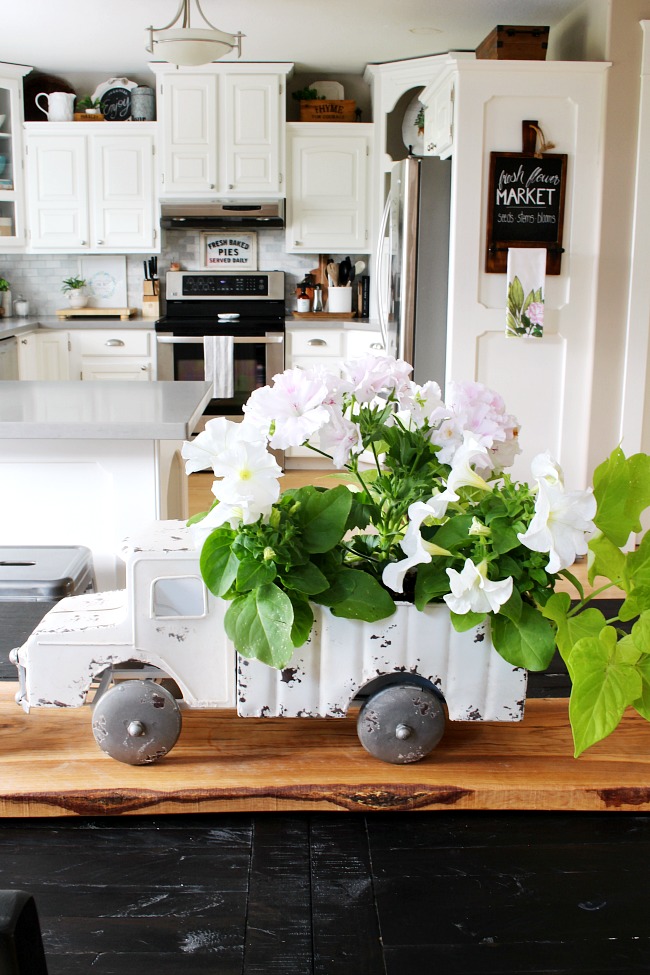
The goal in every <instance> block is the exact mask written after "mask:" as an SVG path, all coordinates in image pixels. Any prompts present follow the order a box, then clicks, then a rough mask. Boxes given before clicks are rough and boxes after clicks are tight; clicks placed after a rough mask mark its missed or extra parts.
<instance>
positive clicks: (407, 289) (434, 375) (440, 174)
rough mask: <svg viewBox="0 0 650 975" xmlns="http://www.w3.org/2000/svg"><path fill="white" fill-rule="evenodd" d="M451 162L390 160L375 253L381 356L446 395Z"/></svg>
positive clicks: (422, 159) (430, 159)
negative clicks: (388, 356) (386, 355)
mask: <svg viewBox="0 0 650 975" xmlns="http://www.w3.org/2000/svg"><path fill="white" fill-rule="evenodd" d="M450 186H451V161H450V160H442V159H438V158H437V157H424V158H419V157H416V156H410V157H409V158H408V159H403V160H402V161H401V162H398V163H395V165H394V167H393V169H392V172H391V182H390V193H389V196H388V199H387V202H386V210H385V211H384V220H383V227H382V230H381V232H380V240H379V246H378V248H377V255H378V257H377V269H376V274H375V281H376V282H377V283H378V294H377V312H378V317H379V321H380V325H381V327H382V333H383V334H384V340H385V345H386V349H387V351H388V352H389V353H390V354H391V355H395V356H397V357H398V358H400V359H405V360H406V361H407V362H410V363H411V364H412V365H413V369H414V371H413V377H414V379H415V381H416V382H418V383H423V382H426V381H427V380H429V379H435V380H436V382H438V383H439V384H440V387H441V389H442V391H443V393H444V383H445V357H446V348H447V291H448V272H449V207H450V195H451V194H450Z"/></svg>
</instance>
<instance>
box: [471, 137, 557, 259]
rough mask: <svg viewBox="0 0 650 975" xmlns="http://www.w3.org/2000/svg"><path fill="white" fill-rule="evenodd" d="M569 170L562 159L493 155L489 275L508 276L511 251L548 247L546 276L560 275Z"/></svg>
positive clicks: (488, 235)
mask: <svg viewBox="0 0 650 975" xmlns="http://www.w3.org/2000/svg"><path fill="white" fill-rule="evenodd" d="M566 164H567V157H566V155H561V154H559V153H557V154H546V155H541V156H534V155H531V154H530V153H521V152H492V153H490V180H489V189H488V216H487V241H486V252H485V270H486V271H488V272H490V273H494V274H503V273H505V271H506V267H507V261H508V248H509V247H546V248H547V258H546V273H547V274H559V273H560V267H561V261H562V230H563V224H564V196H565V187H566Z"/></svg>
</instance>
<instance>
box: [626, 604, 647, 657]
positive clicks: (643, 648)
mask: <svg viewBox="0 0 650 975" xmlns="http://www.w3.org/2000/svg"><path fill="white" fill-rule="evenodd" d="M630 637H631V639H632V643H633V644H634V646H635V647H636V649H637V650H639V651H640V652H641V653H650V610H646V611H645V612H643V613H641V616H640V617H639V619H638V620H637V621H636V623H635V624H634V626H633V627H632V630H631V633H630Z"/></svg>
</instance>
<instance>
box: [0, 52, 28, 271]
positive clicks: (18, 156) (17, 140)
mask: <svg viewBox="0 0 650 975" xmlns="http://www.w3.org/2000/svg"><path fill="white" fill-rule="evenodd" d="M8 69H11V70H12V71H13V72H14V75H15V76H14V77H13V78H10V77H0V115H1V116H2V118H3V122H2V125H0V253H2V254H4V253H7V252H11V251H14V252H15V251H17V250H24V249H25V243H26V239H25V219H24V200H23V192H24V188H23V171H22V157H23V149H22V111H21V104H20V100H21V97H22V76H23V75H25V74H27V72H28V71H29V68H22V67H19V66H18V65H3V73H4V72H5V71H7V70H8Z"/></svg>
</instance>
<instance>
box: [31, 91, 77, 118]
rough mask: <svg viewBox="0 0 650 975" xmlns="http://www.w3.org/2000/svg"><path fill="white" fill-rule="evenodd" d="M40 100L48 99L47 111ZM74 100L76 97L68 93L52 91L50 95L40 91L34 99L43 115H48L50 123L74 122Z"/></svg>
mask: <svg viewBox="0 0 650 975" xmlns="http://www.w3.org/2000/svg"><path fill="white" fill-rule="evenodd" d="M39 98H47V109H45V108H43V106H42V105H41V104H40V102H39ZM74 100H75V96H74V95H73V94H70V95H69V94H68V93H67V91H52V92H50V93H49V94H48V93H47V92H45V91H40V92H39V93H38V95H37V96H36V98H35V99H34V101H35V102H36V104H37V106H38V107H39V108H40V110H41V112H42V113H43V115H47V120H48V122H72V116H73V113H74Z"/></svg>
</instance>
